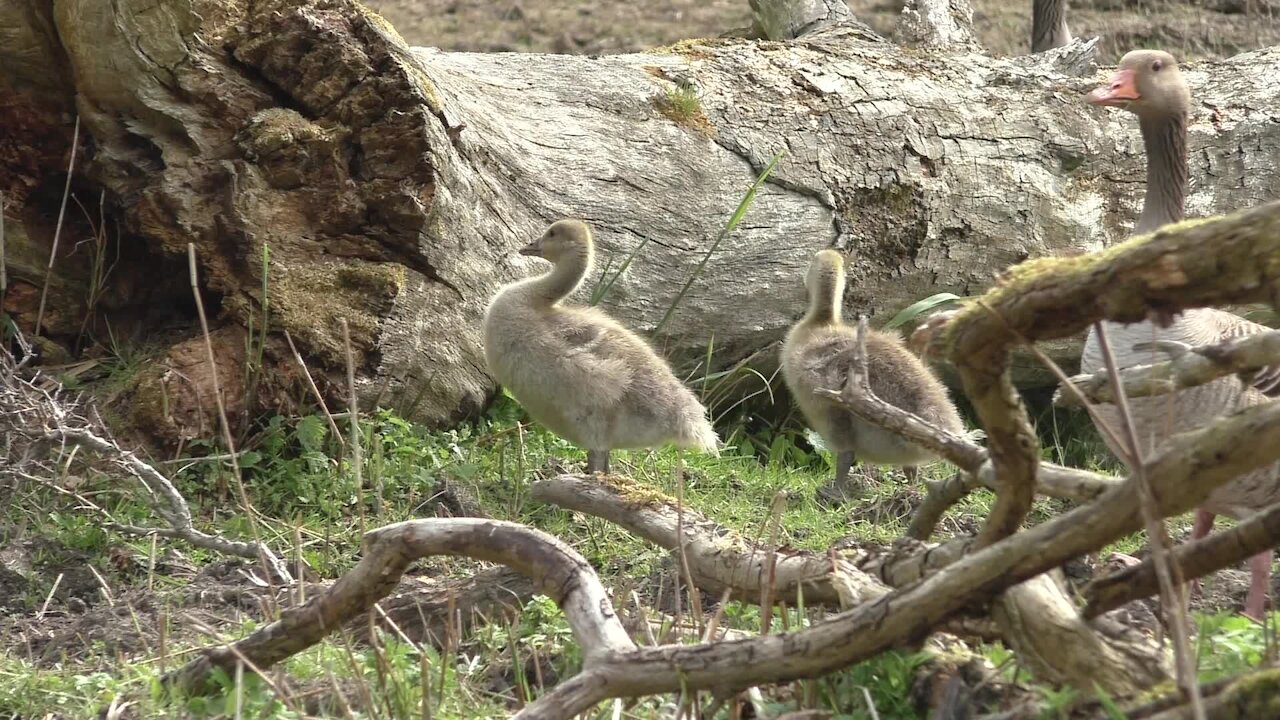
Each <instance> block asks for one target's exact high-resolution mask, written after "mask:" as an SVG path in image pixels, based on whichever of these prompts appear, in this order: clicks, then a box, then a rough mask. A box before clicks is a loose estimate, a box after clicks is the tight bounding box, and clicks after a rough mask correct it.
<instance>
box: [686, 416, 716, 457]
mask: <svg viewBox="0 0 1280 720" xmlns="http://www.w3.org/2000/svg"><path fill="white" fill-rule="evenodd" d="M682 425H683V427H681V428H680V440H679V445H680V446H681V447H686V448H689V449H691V450H698V451H700V452H704V453H708V454H711V455H714V456H715V457H720V436H719V435H716V431H715V428H713V427H711V423H709V422H707V419H706V418H705V417H703V416H702V415H699V416H698V417H696V418H687V419H686V420H685V422H684V423H683V424H682Z"/></svg>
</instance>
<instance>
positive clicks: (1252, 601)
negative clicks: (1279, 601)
mask: <svg viewBox="0 0 1280 720" xmlns="http://www.w3.org/2000/svg"><path fill="white" fill-rule="evenodd" d="M1274 554H1275V552H1274V551H1273V550H1267V551H1266V552H1260V553H1258V554H1257V555H1254V556H1253V557H1252V558H1250V559H1249V576H1250V582H1249V596H1248V597H1247V598H1245V601H1244V614H1245V615H1247V616H1249V617H1251V618H1253V619H1254V620H1258V621H1261V620H1262V615H1263V613H1264V612H1266V609H1267V589H1268V588H1269V587H1270V586H1271V557H1272V555H1274Z"/></svg>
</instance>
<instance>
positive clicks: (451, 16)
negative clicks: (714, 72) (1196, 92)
mask: <svg viewBox="0 0 1280 720" xmlns="http://www.w3.org/2000/svg"><path fill="white" fill-rule="evenodd" d="M366 2H367V4H368V5H369V6H370V7H373V8H374V9H376V10H378V11H379V12H381V13H382V14H383V15H384V16H385V17H386V18H387V19H388V20H390V21H391V23H392V24H393V25H395V27H396V28H397V29H398V30H399V31H400V33H401V34H402V35H403V36H404V37H405V39H406V40H408V41H409V42H410V43H411V44H413V45H425V46H435V47H439V48H442V49H445V50H466V51H477V52H501V51H515V52H550V53H575V54H604V53H625V52H634V51H638V50H644V49H646V48H651V47H657V46H660V45H666V44H670V43H672V42H675V41H677V40H681V39H685V38H697V37H715V36H717V35H720V34H722V33H724V32H726V31H728V30H732V29H735V28H743V27H746V26H748V25H750V22H751V19H750V8H749V6H748V4H747V1H746V0H654V1H653V2H648V3H636V2H619V1H618V0H603V1H600V2H587V1H585V0H366ZM972 2H973V3H974V25H975V26H976V27H977V28H978V34H979V36H980V38H981V40H982V43H983V45H984V46H985V47H986V48H987V49H988V50H989V51H990V52H991V53H993V54H996V55H1018V54H1024V53H1026V52H1027V49H1028V44H1029V39H1028V38H1029V35H1030V26H1031V3H1030V1H1029V0H1018V1H1017V2H1013V1H1011V0H972ZM849 4H850V7H852V8H853V11H854V13H855V14H856V15H857V16H858V18H859V19H861V20H862V21H863V22H866V23H867V24H869V25H870V26H871V27H872V28H873V29H875V30H876V31H877V32H880V33H881V34H884V35H889V34H891V33H892V32H893V28H894V24H895V23H896V22H897V18H898V14H899V11H900V10H901V8H902V3H901V2H899V1H898V0H888V1H886V0H849ZM1068 12H1069V14H1068V16H1067V17H1068V25H1069V26H1070V28H1071V30H1072V32H1073V33H1074V34H1076V35H1079V36H1081V37H1092V36H1094V35H1100V36H1102V43H1101V53H1100V56H1099V61H1100V62H1103V63H1106V62H1111V61H1114V60H1115V59H1117V58H1118V57H1119V56H1120V55H1122V54H1123V53H1124V52H1125V51H1127V50H1130V49H1133V48H1135V47H1142V46H1145V47H1158V48H1161V49H1164V50H1168V51H1169V52H1172V53H1174V54H1175V55H1176V56H1178V57H1179V58H1180V59H1183V60H1193V59H1201V58H1217V57H1229V56H1231V55H1234V54H1236V53H1239V52H1243V51H1246V50H1250V49H1253V48H1257V47H1262V46H1267V45H1275V44H1280V0H1191V1H1190V2H1160V1H1159V0H1156V1H1152V0H1084V1H1083V2H1072V3H1071V6H1070V9H1069V11H1068Z"/></svg>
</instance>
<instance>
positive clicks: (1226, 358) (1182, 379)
mask: <svg viewBox="0 0 1280 720" xmlns="http://www.w3.org/2000/svg"><path fill="white" fill-rule="evenodd" d="M1277 363H1280V331H1272V332H1264V333H1258V334H1256V335H1248V336H1245V337H1242V338H1238V339H1235V340H1229V341H1227V342H1222V343H1217V344H1215V345H1205V346H1202V347H1196V348H1189V349H1187V350H1186V351H1185V352H1181V353H1179V354H1178V355H1177V357H1175V358H1174V359H1173V360H1169V361H1167V362H1161V363H1155V364H1152V365H1137V366H1133V367H1128V368H1125V369H1124V370H1121V371H1120V382H1121V383H1122V384H1123V385H1124V392H1125V395H1127V396H1128V397H1131V398H1134V397H1150V396H1152V395H1162V394H1165V393H1171V392H1174V391H1176V390H1182V389H1184V388H1189V387H1195V386H1197V385H1203V384H1205V383H1208V382H1212V381H1214V380H1217V379H1218V378H1220V377H1224V376H1226V375H1231V374H1236V373H1239V374H1244V373H1249V372H1254V371H1257V370H1261V369H1263V368H1266V367H1269V366H1272V365H1275V364H1277ZM1071 382H1072V384H1073V385H1075V387H1076V389H1077V390H1079V391H1080V394H1081V395H1083V396H1084V398H1085V399H1086V400H1088V401H1089V402H1093V403H1100V404H1101V403H1114V402H1115V401H1116V395H1115V390H1114V386H1113V385H1112V384H1111V381H1110V380H1109V379H1108V377H1107V373H1106V371H1099V372H1096V373H1094V374H1093V375H1077V376H1075V377H1073V378H1071ZM1053 401H1054V403H1056V404H1058V405H1062V406H1065V407H1079V406H1080V399H1079V398H1078V397H1076V396H1075V395H1074V394H1072V393H1067V392H1063V391H1062V389H1059V390H1058V392H1057V393H1055V394H1054V397H1053Z"/></svg>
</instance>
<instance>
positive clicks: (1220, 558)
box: [1081, 505, 1280, 617]
mask: <svg viewBox="0 0 1280 720" xmlns="http://www.w3.org/2000/svg"><path fill="white" fill-rule="evenodd" d="M1276 545H1280V505H1276V506H1273V507H1271V508H1269V509H1267V510H1265V511H1263V512H1260V513H1258V514H1256V515H1252V516H1250V517H1249V518H1247V519H1245V520H1244V521H1242V522H1241V523H1240V524H1238V525H1236V526H1235V527H1233V528H1231V529H1230V530H1224V531H1221V532H1218V533H1214V534H1213V535H1210V536H1208V537H1205V538H1202V539H1200V540H1197V541H1195V542H1191V543H1182V544H1180V545H1178V546H1177V547H1175V548H1173V551H1172V554H1173V561H1174V563H1175V564H1176V565H1177V566H1178V567H1179V568H1181V571H1182V574H1183V575H1184V576H1185V577H1191V578H1196V577H1202V576H1204V575H1208V574H1210V573H1213V572H1216V571H1218V570H1220V569H1222V568H1224V567H1229V566H1231V565H1235V564H1236V563H1238V562H1240V561H1242V560H1245V559H1247V558H1250V557H1253V556H1254V555H1256V554H1258V553H1259V552H1262V551H1263V550H1266V549H1268V548H1273V547H1275V546H1276ZM1157 589H1158V588H1157V582H1156V574H1155V566H1154V564H1153V562H1152V560H1147V561H1145V562H1143V563H1142V564H1140V565H1135V566H1134V567H1130V568H1125V569H1124V570H1121V571H1119V572H1115V573H1112V574H1110V575H1106V576H1103V577H1100V578H1097V579H1096V580H1094V581H1092V582H1090V583H1089V584H1088V585H1086V586H1085V587H1084V589H1083V590H1082V591H1081V595H1083V597H1084V600H1085V607H1084V610H1083V611H1082V612H1083V614H1084V616H1085V617H1095V616H1097V615H1101V614H1103V613H1106V612H1110V611H1112V610H1114V609H1116V608H1118V607H1121V606H1123V605H1125V604H1127V603H1129V602H1132V601H1134V600H1138V599H1140V598H1144V597H1148V596H1151V595H1154V594H1156V592H1157Z"/></svg>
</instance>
